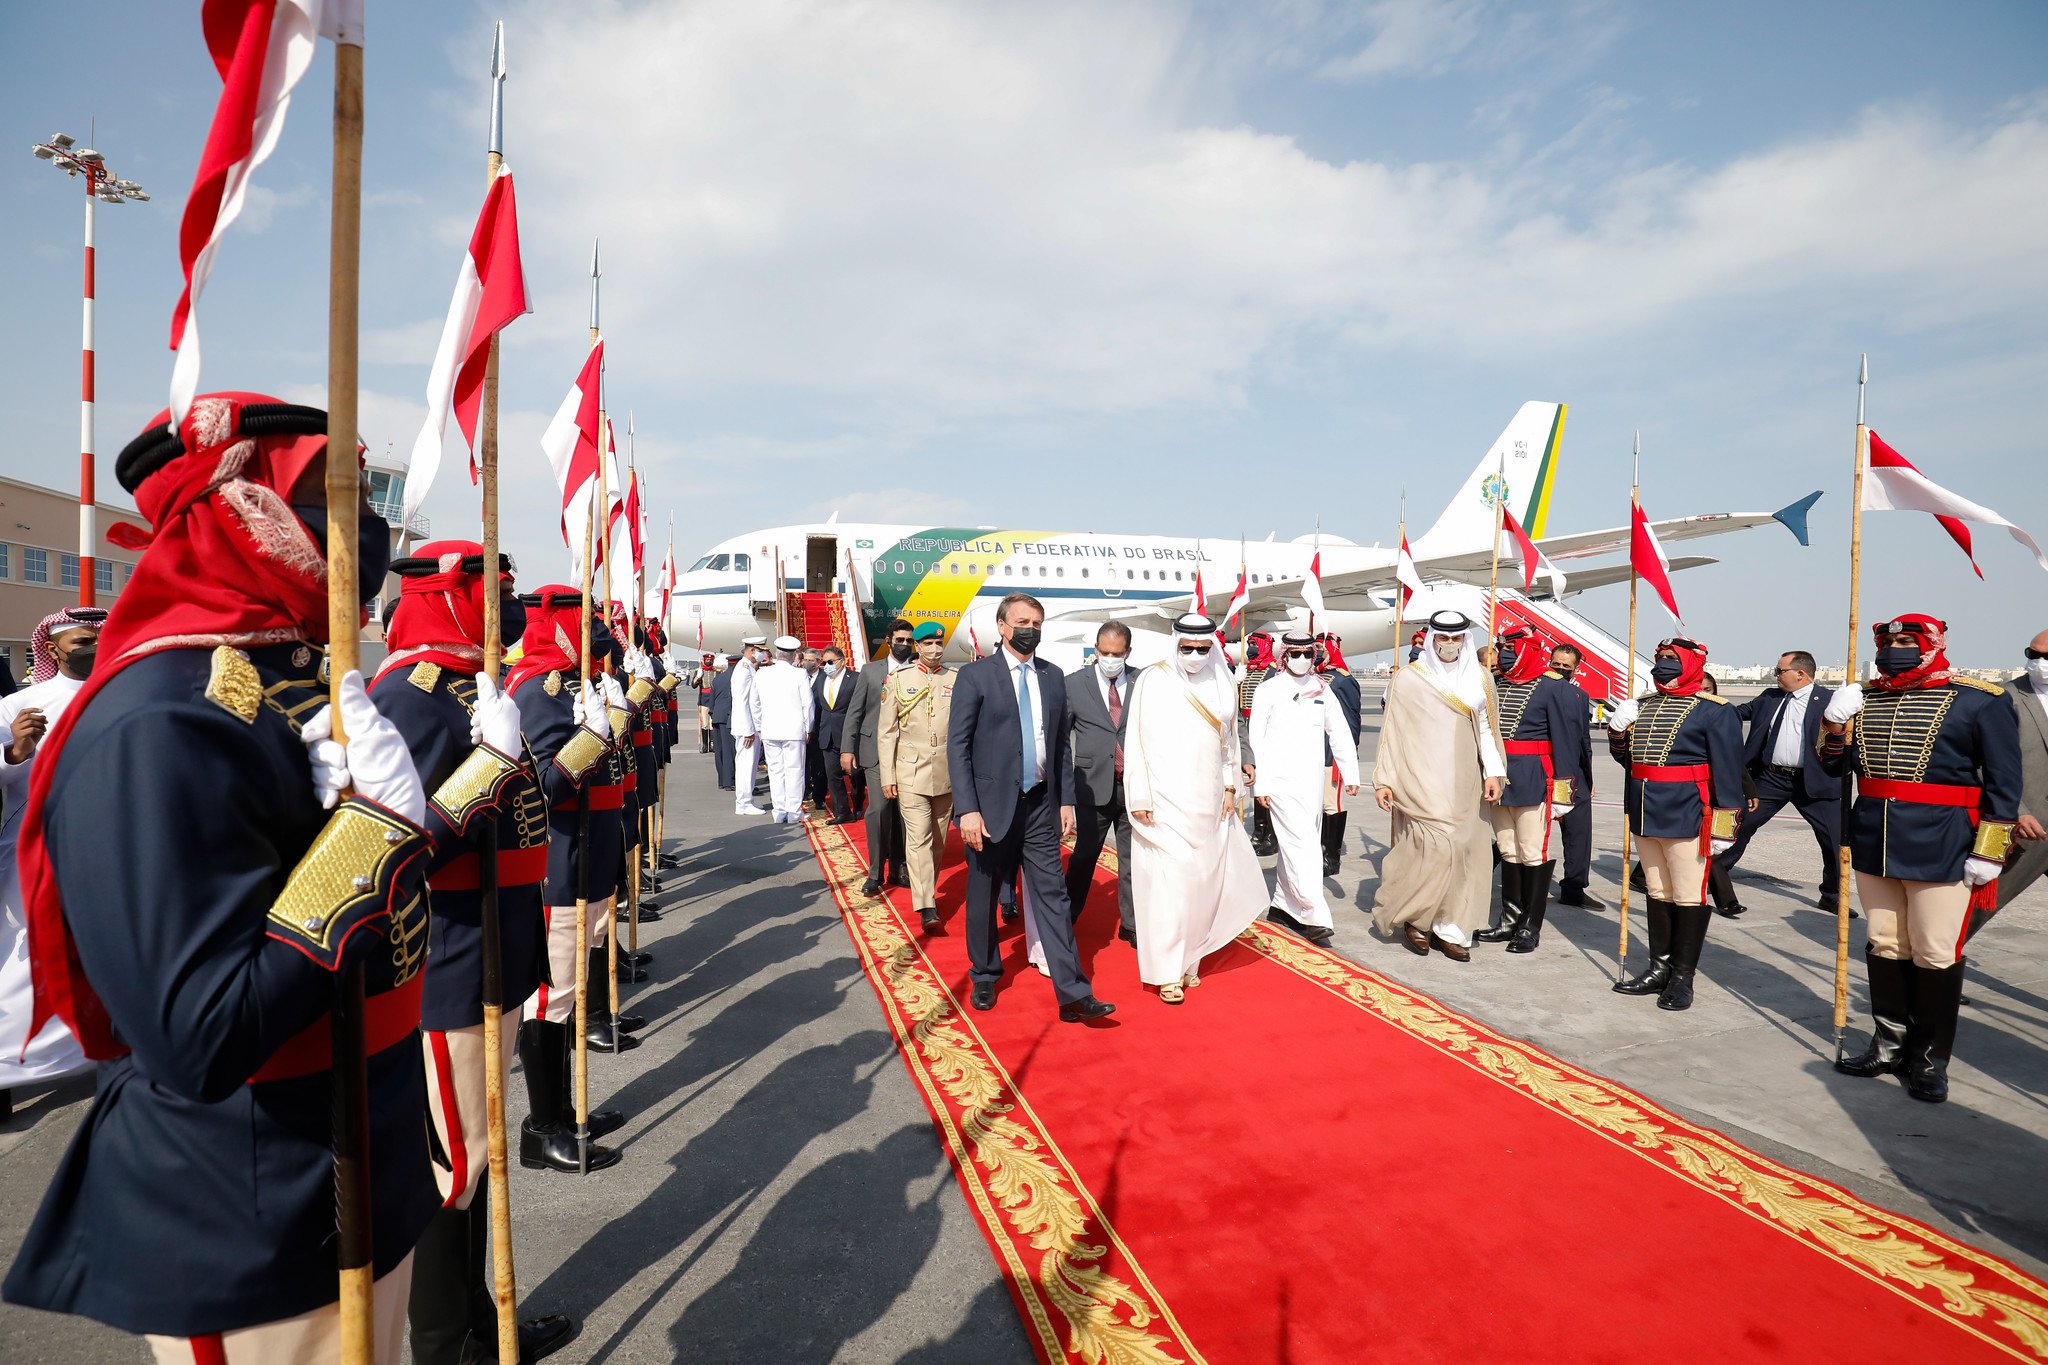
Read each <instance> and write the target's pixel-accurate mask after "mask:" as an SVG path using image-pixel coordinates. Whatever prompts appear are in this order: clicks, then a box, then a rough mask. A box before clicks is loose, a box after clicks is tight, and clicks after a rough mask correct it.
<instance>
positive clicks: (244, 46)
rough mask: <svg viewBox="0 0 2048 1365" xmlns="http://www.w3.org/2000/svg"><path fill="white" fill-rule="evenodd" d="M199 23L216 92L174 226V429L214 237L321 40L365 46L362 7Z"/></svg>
mask: <svg viewBox="0 0 2048 1365" xmlns="http://www.w3.org/2000/svg"><path fill="white" fill-rule="evenodd" d="M199 23H200V28H201V30H202V31H203V32H204V33H205V35H206V50H207V52H208V53H209V54H211V56H212V57H213V65H214V68H215V69H216V70H218V71H219V72H220V79H221V91H220V102H219V103H218V104H216V105H215V106H214V110H213V124H212V126H211V127H209V128H208V129H207V131H206V146H205V147H204V148H203V149H201V151H200V153H199V170H198V172H197V174H195V175H194V176H193V177H192V192H191V193H190V194H189V195H187V196H186V198H185V214H184V217H183V218H182V219H181V220H180V221H179V224H178V258H179V261H180V263H181V264H182V265H183V267H184V270H185V288H184V292H182V293H181V294H179V295H178V306H177V307H176V308H175V309H173V310H172V312H171V349H172V350H173V351H176V352H177V353H178V358H177V360H176V361H175V362H173V364H172V366H171V424H172V425H173V426H176V425H179V424H181V423H182V422H183V421H184V420H185V414H186V413H187V412H188V411H190V410H191V407H192V398H193V395H194V394H196V393H198V392H199V295H200V294H201V293H202V292H203V291H204V290H205V288H206V281H207V277H208V276H210V275H211V274H212V273H213V262H214V257H215V255H216V253H218V251H219V250H220V242H221V238H222V236H224V235H225V234H226V232H227V230H228V227H229V225H231V224H232V223H233V222H234V221H235V219H236V218H237V217H239V216H240V215H241V212H242V206H243V205H244V204H245V203H246V202H248V197H249V179H250V177H251V176H252V175H254V174H255V172H256V168H257V167H258V166H260V165H262V164H263V163H264V161H266V160H267V159H268V158H269V156H270V154H271V153H272V152H273V151H275V150H277V142H278V138H279V137H281V136H282V135H283V133H284V117H285V113H286V111H287V110H288V109H289V108H290V107H291V99H292V88H293V87H294V86H296V85H297V84H298V83H299V78H300V77H302V76H304V75H305V74H306V69H307V68H308V67H310V66H311V65H312V64H313V52H314V49H315V48H316V47H318V46H319V40H320V39H322V38H332V39H333V40H334V41H335V42H336V43H347V44H349V45H350V46H353V47H361V46H362V43H363V6H362V0H205V2H204V3H203V4H202V5H201V6H200V12H199Z"/></svg>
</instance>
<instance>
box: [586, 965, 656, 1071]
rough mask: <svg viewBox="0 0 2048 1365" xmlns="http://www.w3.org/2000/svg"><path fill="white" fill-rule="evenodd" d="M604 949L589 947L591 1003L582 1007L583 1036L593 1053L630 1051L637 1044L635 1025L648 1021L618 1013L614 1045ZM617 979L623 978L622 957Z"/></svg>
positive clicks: (640, 1026) (608, 981) (641, 1026)
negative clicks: (617, 1026) (614, 1044)
mask: <svg viewBox="0 0 2048 1365" xmlns="http://www.w3.org/2000/svg"><path fill="white" fill-rule="evenodd" d="M606 952H607V950H606V949H604V948H592V949H591V950H590V1002H589V1003H588V1004H587V1005H585V1006H584V1010H583V1021H584V1029H583V1037H584V1039H585V1040H586V1041H587V1042H588V1043H589V1044H590V1050H591V1051H592V1052H631V1051H632V1050H633V1049H634V1048H636V1047H638V1046H640V1040H639V1039H638V1038H635V1037H634V1036H633V1032H632V1031H633V1030H634V1029H636V1028H645V1027H646V1026H647V1021H646V1020H645V1019H642V1018H640V1017H639V1016H638V1015H632V1014H625V1013H621V1014H620V1015H619V1028H618V1038H617V1041H618V1046H617V1047H614V1046H613V1045H612V1044H613V1035H612V1000H611V981H610V979H609V978H608V977H607V976H606V975H605V957H606ZM619 967H620V971H619V980H621V981H624V980H625V979H626V973H625V970H624V969H625V959H624V958H620V959H619Z"/></svg>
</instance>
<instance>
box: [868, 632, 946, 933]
mask: <svg viewBox="0 0 2048 1365" xmlns="http://www.w3.org/2000/svg"><path fill="white" fill-rule="evenodd" d="M912 638H913V642H914V647H915V649H916V650H917V664H916V666H915V667H912V668H904V669H898V670H897V671H896V672H894V673H891V674H890V675H889V680H888V681H887V682H886V683H884V684H883V685H882V699H881V702H880V708H879V709H880V712H881V715H880V719H879V721H878V723H877V724H876V726H875V743H876V748H877V750H878V751H879V753H880V757H881V769H882V795H883V796H884V797H886V798H887V799H889V800H891V801H894V802H896V803H897V805H898V807H899V808H900V809H901V810H902V812H903V843H904V861H905V862H907V863H909V864H910V902H911V904H913V905H915V906H916V907H917V912H918V914H919V915H920V916H922V917H923V919H924V927H925V929H926V930H927V931H930V930H936V929H937V928H938V927H939V910H938V906H937V904H936V902H937V900H938V861H939V850H940V849H941V848H942V847H943V846H944V845H943V843H942V841H943V840H944V838H945V833H946V821H947V820H948V819H949V818H950V817H951V816H952V813H953V782H952V778H951V777H950V776H949V775H948V773H947V770H946V726H947V725H948V723H950V722H951V720H952V718H953V674H952V673H951V672H949V671H948V670H947V668H946V666H945V664H944V663H942V662H941V660H943V659H944V658H945V655H946V632H945V628H944V627H943V626H941V625H940V624H939V623H938V622H936V621H926V622H925V623H924V624H923V625H921V626H919V627H918V628H917V630H916V632H915V634H914V635H913V637H912Z"/></svg>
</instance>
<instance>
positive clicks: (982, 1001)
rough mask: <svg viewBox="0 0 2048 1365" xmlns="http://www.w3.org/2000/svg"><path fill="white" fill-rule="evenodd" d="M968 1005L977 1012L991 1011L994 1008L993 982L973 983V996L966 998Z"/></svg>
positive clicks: (994, 992) (994, 991) (994, 989)
mask: <svg viewBox="0 0 2048 1365" xmlns="http://www.w3.org/2000/svg"><path fill="white" fill-rule="evenodd" d="M967 1003H968V1004H970V1005H972V1006H974V1008H976V1009H978V1010H992V1009H994V1008H995V1007H996V986H995V983H994V982H993V981H977V982H975V983H974V994H973V995H972V996H970V997H968V1001H967Z"/></svg>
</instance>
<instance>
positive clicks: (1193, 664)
mask: <svg viewBox="0 0 2048 1365" xmlns="http://www.w3.org/2000/svg"><path fill="white" fill-rule="evenodd" d="M1174 657H1175V658H1177V659H1179V660H1180V671H1181V672H1183V673H1186V674H1188V675H1189V676H1190V677H1192V676H1193V675H1194V674H1197V673H1200V672H1201V671H1202V670H1203V669H1205V668H1207V667H1208V666H1209V656H1208V655H1206V654H1176V655H1175V656H1174Z"/></svg>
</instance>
